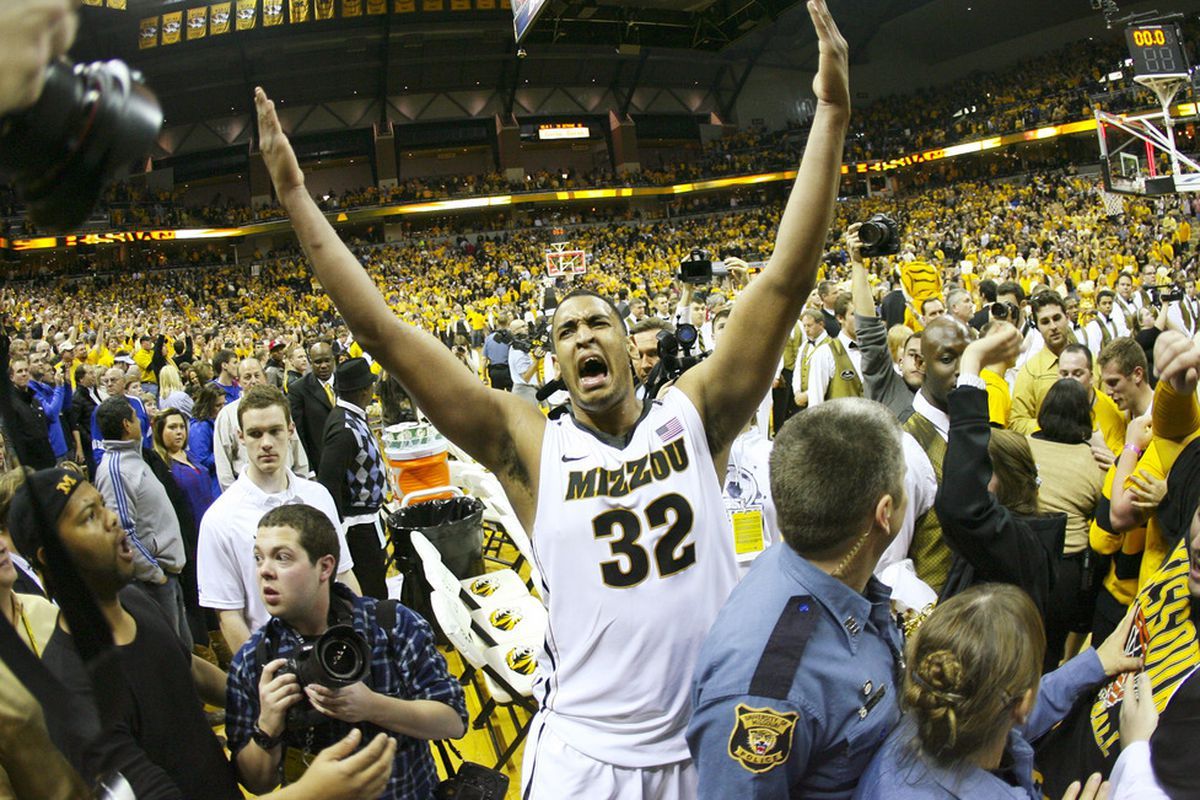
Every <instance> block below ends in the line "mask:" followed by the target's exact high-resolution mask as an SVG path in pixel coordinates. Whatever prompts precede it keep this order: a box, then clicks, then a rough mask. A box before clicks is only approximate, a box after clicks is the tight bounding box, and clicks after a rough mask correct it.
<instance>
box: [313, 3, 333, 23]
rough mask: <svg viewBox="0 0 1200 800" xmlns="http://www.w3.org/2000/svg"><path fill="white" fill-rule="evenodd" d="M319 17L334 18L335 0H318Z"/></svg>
mask: <svg viewBox="0 0 1200 800" xmlns="http://www.w3.org/2000/svg"><path fill="white" fill-rule="evenodd" d="M316 6H317V19H333V0H316Z"/></svg>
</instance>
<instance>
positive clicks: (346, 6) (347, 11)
mask: <svg viewBox="0 0 1200 800" xmlns="http://www.w3.org/2000/svg"><path fill="white" fill-rule="evenodd" d="M342 16H343V17H361V16H362V0H342Z"/></svg>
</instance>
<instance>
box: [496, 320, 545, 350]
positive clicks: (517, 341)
mask: <svg viewBox="0 0 1200 800" xmlns="http://www.w3.org/2000/svg"><path fill="white" fill-rule="evenodd" d="M496 338H497V339H499V337H496ZM549 341H550V326H549V323H548V322H547V320H545V319H542V320H541V321H539V322H538V323H537V324H536V325H534V326H532V327H531V328H530V329H529V332H528V333H523V334H521V335H520V336H510V337H509V342H508V346H509V347H511V348H513V349H514V350H520V351H521V352H522V353H528V352H529V351H530V350H547V349H548V343H549Z"/></svg>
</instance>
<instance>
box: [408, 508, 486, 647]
mask: <svg viewBox="0 0 1200 800" xmlns="http://www.w3.org/2000/svg"><path fill="white" fill-rule="evenodd" d="M411 531H420V532H421V533H422V534H424V536H425V538H426V539H428V540H429V542H430V544H432V545H433V546H434V547H436V548H437V550H438V552H439V553H440V554H441V556H442V563H443V564H445V565H446V567H447V568H448V569H449V570H450V571H451V572H453V573H454V575H455V576H456V577H458V578H469V577H471V576H472V575H479V574H480V573H482V572H483V501H481V500H479V499H478V498H475V497H451V498H449V499H446V500H427V501H426V502H424V503H417V504H416V505H411V506H407V507H405V508H402V509H400V510H399V511H397V512H396V513H394V514H392V515H391V516H390V517H388V521H387V532H388V538H389V539H391V542H392V560H393V562H394V563H395V565H396V570H397V571H398V572H399V573H400V574H401V575H403V576H404V586H403V589H402V590H401V594H400V602H402V603H403V604H404V605H406V606H408V607H409V608H411V609H412V610H413V611H416V612H417V613H418V614H420V615H421V616H423V617H424V618H425V619H426V621H428V622H429V624H430V625H432V626H433V629H434V630H435V631H437V633H438V641H439V643H441V644H445V638H444V637H443V636H442V634H441V631H440V630H439V628H438V625H437V621H436V620H435V619H434V618H433V612H432V610H431V607H430V603H429V595H430V592H431V591H432V590H433V587H431V586H430V585H429V581H427V580H426V579H425V572H424V570H423V569H422V568H421V558H420V556H418V555H417V551H416V549H415V548H414V547H413V545H412V538H411V537H410V536H409V533H410V532H411Z"/></svg>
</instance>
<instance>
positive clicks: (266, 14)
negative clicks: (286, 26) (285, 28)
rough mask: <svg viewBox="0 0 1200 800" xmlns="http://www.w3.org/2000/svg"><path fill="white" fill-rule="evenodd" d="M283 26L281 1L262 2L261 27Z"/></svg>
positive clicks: (268, 0) (266, 0)
mask: <svg viewBox="0 0 1200 800" xmlns="http://www.w3.org/2000/svg"><path fill="white" fill-rule="evenodd" d="M282 24H283V0H264V1H263V25H264V26H268V27H269V26H272V25H282Z"/></svg>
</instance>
